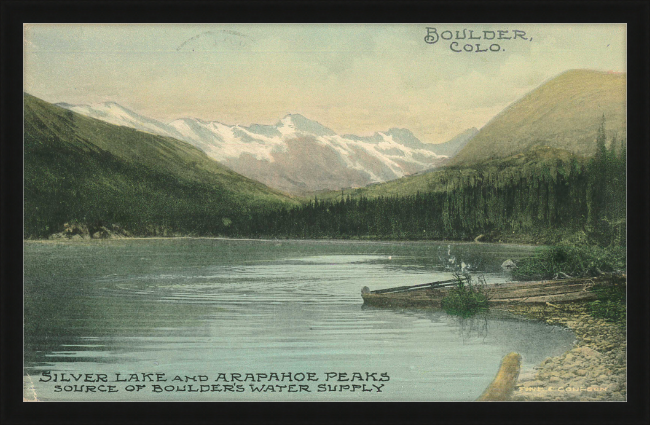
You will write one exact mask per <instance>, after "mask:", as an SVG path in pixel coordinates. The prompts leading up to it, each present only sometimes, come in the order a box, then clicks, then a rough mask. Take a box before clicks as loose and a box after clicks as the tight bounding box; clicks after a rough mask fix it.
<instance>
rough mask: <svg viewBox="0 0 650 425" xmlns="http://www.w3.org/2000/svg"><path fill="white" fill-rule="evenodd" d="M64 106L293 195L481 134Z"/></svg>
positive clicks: (400, 172) (344, 182)
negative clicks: (362, 132)
mask: <svg viewBox="0 0 650 425" xmlns="http://www.w3.org/2000/svg"><path fill="white" fill-rule="evenodd" d="M59 106H62V107H64V108H67V109H70V110H72V111H74V112H78V113H80V114H82V115H86V116H89V117H92V118H97V119H100V120H103V121H106V122H109V123H111V124H115V125H122V126H128V127H131V128H135V129H138V130H141V131H147V132H152V133H156V134H160V135H163V136H169V137H174V138H176V139H179V140H182V141H185V142H187V143H190V144H192V145H194V146H196V147H197V148H199V149H201V150H203V151H204V152H205V153H206V154H207V155H208V156H209V157H211V158H213V159H215V160H216V161H219V162H221V163H223V164H225V165H227V166H229V167H231V168H232V169H233V170H234V171H236V172H238V173H241V174H243V175H245V176H247V177H251V178H255V179H257V180H260V181H262V182H263V183H265V184H267V185H269V186H271V187H276V188H279V189H282V190H286V191H288V192H304V191H310V190H322V189H340V188H344V187H351V186H363V185H367V184H370V183H380V182H384V181H388V180H392V179H396V178H400V177H404V176H406V175H409V174H413V173H417V172H420V171H424V170H427V169H431V168H433V167H436V166H440V165H441V164H442V163H444V162H445V161H446V160H447V159H448V158H449V157H450V155H445V154H443V153H442V151H444V152H445V153H447V152H454V153H456V152H457V148H458V146H459V145H460V144H463V143H466V142H467V141H468V140H469V139H470V138H471V137H473V134H475V130H476V129H473V130H474V132H473V131H471V130H468V132H465V133H463V135H459V136H458V137H457V138H455V139H454V140H453V141H452V142H454V143H453V146H449V145H448V144H442V145H433V144H426V143H422V142H421V141H420V140H419V139H418V138H417V137H416V136H415V135H414V134H413V133H412V132H411V131H409V130H407V129H401V128H391V129H389V130H388V131H384V132H376V133H374V134H373V135H371V136H355V135H350V134H345V135H338V134H336V132H334V131H333V130H331V129H329V128H327V127H326V126H324V125H322V124H320V123H318V122H316V121H313V120H310V119H308V118H306V117H304V116H302V115H300V114H289V115H287V116H285V117H284V118H282V119H281V120H280V121H278V122H277V123H276V124H275V125H260V124H253V125H250V126H248V127H245V126H240V125H226V124H223V123H220V122H216V121H204V120H200V119H196V118H181V119H177V120H174V121H172V122H170V123H169V124H165V123H162V122H159V121H156V120H154V119H151V118H147V117H144V116H142V115H139V114H137V113H135V112H133V111H130V110H128V109H126V108H124V107H122V106H120V105H118V104H117V103H114V102H106V103H101V104H96V105H69V104H59ZM461 136H463V137H461ZM456 139H458V140H456ZM466 139H467V140H466ZM449 143H451V142H449ZM306 164H309V165H308V166H307V165H306ZM319 176H321V178H319ZM337 176H340V178H337Z"/></svg>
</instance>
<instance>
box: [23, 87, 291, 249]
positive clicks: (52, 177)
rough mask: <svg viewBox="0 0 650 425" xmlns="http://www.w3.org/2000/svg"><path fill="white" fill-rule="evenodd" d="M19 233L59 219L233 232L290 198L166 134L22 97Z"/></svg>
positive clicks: (47, 227) (56, 224) (168, 230)
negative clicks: (22, 193) (22, 219)
mask: <svg viewBox="0 0 650 425" xmlns="http://www.w3.org/2000/svg"><path fill="white" fill-rule="evenodd" d="M24 102H25V103H24V131H25V133H24V134H25V136H24V172H25V176H24V178H25V201H24V206H25V236H26V237H45V236H47V235H49V234H52V233H56V232H60V231H62V230H63V228H64V227H63V225H64V224H65V223H78V224H80V225H83V226H87V227H89V228H91V231H90V233H92V228H99V227H101V226H110V225H120V226H121V227H122V228H124V229H127V230H128V231H129V232H130V233H132V234H135V235H156V234H212V235H217V234H225V235H235V234H237V233H238V232H241V231H242V229H241V226H245V225H244V224H243V223H245V222H246V220H248V218H249V217H250V214H251V213H252V212H256V211H261V210H264V209H273V208H277V207H282V206H290V205H293V204H295V201H294V200H293V199H291V198H289V197H287V196H286V195H284V194H282V193H281V192H278V191H275V190H273V189H270V188H268V187H266V186H264V185H263V184H261V183H259V182H256V181H253V180H250V179H247V178H245V177H243V176H241V175H239V174H237V173H235V172H233V171H231V170H229V169H227V168H226V167H223V166H221V165H219V164H218V163H217V162H215V161H213V160H212V159H210V158H208V157H207V156H206V155H205V154H204V153H203V152H202V151H200V150H198V149H196V148H194V147H193V146H191V145H189V144H187V143H184V142H180V141H178V140H175V139H171V138H167V137H162V136H156V135H152V134H149V133H144V132H140V131H137V130H133V129H130V128H126V127H120V126H115V125H111V124H108V123H105V122H102V121H98V120H95V119H92V118H87V117H84V116H82V115H79V114H76V113H74V112H71V111H69V110H66V109H63V108H60V107H58V106H54V105H52V104H49V103H47V102H44V101H42V100H40V99H37V98H35V97H33V96H31V95H29V94H25V97H24Z"/></svg>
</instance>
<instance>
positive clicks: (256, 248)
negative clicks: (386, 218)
mask: <svg viewBox="0 0 650 425" xmlns="http://www.w3.org/2000/svg"><path fill="white" fill-rule="evenodd" d="M436 252H440V253H443V254H445V255H447V253H449V254H450V255H452V254H453V255H454V256H455V257H456V259H457V260H456V261H458V259H462V261H461V265H462V263H463V262H464V263H465V264H471V265H472V266H474V265H475V264H482V269H481V270H480V271H481V272H483V273H486V276H487V278H488V279H494V280H496V281H503V279H504V276H503V274H502V273H501V271H500V264H501V263H502V262H503V258H504V257H506V258H512V257H516V255H517V254H518V253H519V255H524V254H525V252H524V253H523V254H522V252H520V250H519V249H517V248H512V247H490V246H478V245H473V246H472V245H465V246H461V245H458V246H456V245H451V246H448V244H444V246H443V245H436V244H424V243H349V244H348V243H317V242H310V241H300V242H292V241H288V242H283V243H281V244H276V243H274V242H273V243H270V242H264V241H259V242H252V241H213V240H194V241H191V240H189V241H188V240H159V241H138V240H134V241H107V242H101V243H100V242H98V243H88V244H69V245H66V244H57V245H55V244H26V256H25V340H26V343H25V372H26V373H28V374H30V375H32V376H33V375H34V374H38V373H39V371H42V370H53V371H56V370H62V371H76V372H97V371H105V372H109V373H112V372H126V371H135V372H142V371H150V370H161V371H164V372H166V373H188V374H190V373H194V374H201V373H214V372H223V371H236V372H256V371H259V372H264V371H266V372H268V371H280V372H281V371H287V372H291V371H294V372H295V371H305V370H307V371H314V372H318V373H325V372H328V371H332V370H335V371H350V372H354V371H357V372H358V371H366V370H368V371H372V370H379V371H386V372H388V373H390V374H391V377H392V378H391V385H390V387H389V388H388V389H387V391H386V392H385V393H382V394H376V395H374V396H372V397H370V396H360V397H366V398H364V400H366V399H367V400H368V401H370V400H386V401H388V400H422V401H425V400H426V401H431V400H472V399H475V398H476V397H477V396H478V395H479V394H480V391H481V390H482V388H484V387H485V385H486V384H487V383H489V381H490V380H491V379H492V378H493V374H494V367H496V366H498V363H499V361H500V359H501V357H502V356H503V355H504V354H506V353H507V352H510V351H519V352H521V353H523V354H524V355H525V356H528V357H530V358H534V356H535V355H537V354H536V353H538V354H539V355H545V356H546V355H550V353H552V352H553V351H554V350H556V349H565V348H566V346H567V344H570V342H571V341H573V338H572V337H569V338H567V337H565V335H563V334H560V333H558V334H556V335H550V334H549V335H547V334H546V333H545V332H547V331H546V330H545V329H548V328H549V327H547V326H544V325H539V324H535V323H524V322H521V321H517V320H510V321H508V320H501V319H499V318H494V319H492V317H487V318H485V319H484V321H483V322H481V320H479V319H478V318H474V319H463V320H461V319H459V318H454V317H450V316H447V315H446V314H445V313H444V312H437V311H431V312H423V311H394V310H381V309H368V308H366V307H363V306H362V299H361V297H360V295H359V290H360V289H361V287H363V286H369V287H371V288H372V289H381V288H388V287H395V286H401V285H411V284H421V283H426V282H428V281H433V280H443V279H445V278H447V276H451V271H450V270H449V269H447V268H446V267H445V266H443V265H442V264H441V263H440V261H439V258H437V255H433V254H434V253H436ZM481 252H483V254H481ZM481 256H483V257H482V258H483V260H480V258H479V257H481ZM445 258H446V257H445ZM98 259H101V261H99V260H98ZM145 259H146V260H145ZM495 268H496V270H497V271H496V272H490V270H493V269H495ZM488 325H489V326H488ZM488 329H489V332H488ZM536 336H541V342H535V338H536ZM450 371H454V372H453V373H451V372H450ZM35 385H37V386H38V385H39V384H38V382H35ZM37 390H38V391H39V394H40V396H42V397H45V398H47V396H48V395H47V391H48V388H43V387H39V388H38V389H37ZM247 396H248V397H249V398H246V400H248V399H255V398H254V397H259V398H258V399H264V400H276V401H286V398H282V397H281V396H277V398H273V396H272V395H264V396H262V395H258V396H252V395H251V394H247ZM49 397H50V399H57V398H56V397H63V398H62V399H65V397H66V395H57V394H49ZM67 397H72V399H74V395H67ZM97 397H101V395H98V396H97ZM161 397H162V396H161ZM164 397H168V399H174V400H175V399H183V398H182V395H174V394H166V395H165V396H164ZM203 397H204V398H205V399H210V398H209V395H204V396H203ZM250 397H252V398H250ZM269 397H270V398H269ZM303 397H304V398H303V399H310V398H309V397H310V395H308V394H307V395H304V396H303ZM311 397H316V398H312V399H314V400H325V399H327V400H350V398H349V396H346V395H345V394H329V395H327V396H315V395H311ZM157 399H158V400H160V399H161V398H160V397H159V398H157ZM222 399H225V398H222ZM231 399H232V400H234V401H242V400H243V399H242V398H241V396H237V395H232V397H231ZM355 399H356V398H355Z"/></svg>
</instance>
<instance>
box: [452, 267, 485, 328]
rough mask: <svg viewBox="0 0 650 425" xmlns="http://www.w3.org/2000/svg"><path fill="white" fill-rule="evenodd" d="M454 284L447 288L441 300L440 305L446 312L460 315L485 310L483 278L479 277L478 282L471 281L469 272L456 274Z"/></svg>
mask: <svg viewBox="0 0 650 425" xmlns="http://www.w3.org/2000/svg"><path fill="white" fill-rule="evenodd" d="M455 278H456V286H454V287H453V288H452V289H450V290H449V293H448V294H447V296H446V297H445V298H444V299H443V300H442V301H441V306H442V308H443V309H444V310H445V312H446V313H447V314H451V315H454V316H461V317H470V316H474V315H475V314H476V313H479V312H481V311H484V310H487V308H488V298H487V295H486V293H485V291H484V287H485V279H484V278H482V277H480V278H479V279H478V283H473V281H472V277H471V276H470V275H469V274H466V275H460V274H456V275H455Z"/></svg>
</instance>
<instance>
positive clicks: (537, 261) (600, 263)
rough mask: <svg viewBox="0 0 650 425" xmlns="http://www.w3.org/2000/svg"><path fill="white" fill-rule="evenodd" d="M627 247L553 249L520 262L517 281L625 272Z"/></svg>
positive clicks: (516, 271)
mask: <svg viewBox="0 0 650 425" xmlns="http://www.w3.org/2000/svg"><path fill="white" fill-rule="evenodd" d="M625 265H626V259H625V247H622V246H614V247H607V248H602V247H599V246H552V247H548V248H542V249H541V250H540V251H539V252H538V254H537V255H535V256H533V257H528V258H523V259H521V260H519V261H518V262H517V268H516V269H514V270H513V272H512V277H513V278H514V279H516V280H537V279H557V278H572V277H594V276H599V275H601V274H603V273H615V272H623V271H624V270H625Z"/></svg>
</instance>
